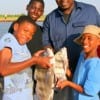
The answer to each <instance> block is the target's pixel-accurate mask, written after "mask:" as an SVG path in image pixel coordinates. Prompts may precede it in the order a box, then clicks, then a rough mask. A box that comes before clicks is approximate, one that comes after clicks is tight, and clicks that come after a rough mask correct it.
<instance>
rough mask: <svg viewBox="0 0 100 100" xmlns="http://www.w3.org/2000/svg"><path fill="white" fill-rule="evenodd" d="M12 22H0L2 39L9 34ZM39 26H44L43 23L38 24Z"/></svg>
mask: <svg viewBox="0 0 100 100" xmlns="http://www.w3.org/2000/svg"><path fill="white" fill-rule="evenodd" d="M11 24H12V22H0V37H1V36H2V35H3V34H5V33H7V32H8V29H9V27H10V25H11ZM37 24H39V25H41V26H42V22H37Z"/></svg>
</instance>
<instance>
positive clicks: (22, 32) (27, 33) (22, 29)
mask: <svg viewBox="0 0 100 100" xmlns="http://www.w3.org/2000/svg"><path fill="white" fill-rule="evenodd" d="M35 32H36V26H34V25H33V24H31V23H29V22H23V23H21V24H18V23H15V24H14V35H15V37H16V39H17V41H18V42H19V44H21V45H23V44H26V43H27V42H29V41H30V40H31V39H32V36H33V35H34V34H35Z"/></svg>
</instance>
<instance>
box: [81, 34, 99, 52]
mask: <svg viewBox="0 0 100 100" xmlns="http://www.w3.org/2000/svg"><path fill="white" fill-rule="evenodd" d="M81 43H82V47H83V50H84V52H85V53H92V52H96V51H97V47H98V45H99V44H100V39H99V38H98V37H97V36H95V35H93V34H90V33H85V34H83V35H82V39H81Z"/></svg>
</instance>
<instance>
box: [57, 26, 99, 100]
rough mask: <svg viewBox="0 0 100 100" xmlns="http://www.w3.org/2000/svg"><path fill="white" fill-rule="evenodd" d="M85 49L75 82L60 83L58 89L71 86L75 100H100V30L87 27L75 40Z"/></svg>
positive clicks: (76, 72)
mask: <svg viewBox="0 0 100 100" xmlns="http://www.w3.org/2000/svg"><path fill="white" fill-rule="evenodd" d="M75 42H76V43H78V44H80V45H81V46H82V47H83V52H82V53H81V55H80V59H79V61H78V64H77V68H76V71H75V73H74V77H73V82H71V81H66V80H64V81H58V83H57V87H58V88H61V89H62V88H64V87H65V86H69V87H71V88H73V89H74V90H75V91H74V92H73V97H74V100H99V95H98V93H99V92H100V77H99V73H100V59H99V57H98V55H97V48H98V46H99V45H100V28H99V27H97V26H95V25H87V26H86V27H85V29H84V31H83V34H82V35H81V36H80V37H78V38H76V39H75Z"/></svg>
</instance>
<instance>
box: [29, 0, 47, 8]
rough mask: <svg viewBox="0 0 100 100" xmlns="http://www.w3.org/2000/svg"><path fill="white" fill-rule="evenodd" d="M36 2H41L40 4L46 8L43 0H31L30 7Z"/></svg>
mask: <svg viewBox="0 0 100 100" xmlns="http://www.w3.org/2000/svg"><path fill="white" fill-rule="evenodd" d="M34 1H36V2H40V3H41V4H42V5H43V7H44V6H45V4H44V1H43V0H30V1H29V4H28V6H30V5H31V4H32V3H33V2H34Z"/></svg>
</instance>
